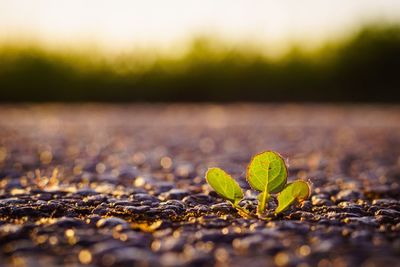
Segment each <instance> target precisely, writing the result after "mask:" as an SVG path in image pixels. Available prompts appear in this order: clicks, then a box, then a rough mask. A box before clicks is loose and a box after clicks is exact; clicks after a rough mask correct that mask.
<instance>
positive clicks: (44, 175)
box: [0, 105, 400, 267]
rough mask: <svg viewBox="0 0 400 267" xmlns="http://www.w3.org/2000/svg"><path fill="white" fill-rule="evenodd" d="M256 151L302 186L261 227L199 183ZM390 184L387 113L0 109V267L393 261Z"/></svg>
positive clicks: (395, 170)
mask: <svg viewBox="0 0 400 267" xmlns="http://www.w3.org/2000/svg"><path fill="white" fill-rule="evenodd" d="M263 150H276V151H278V152H280V153H281V154H282V155H283V156H285V158H287V159H288V162H289V180H293V179H296V178H301V179H310V182H312V184H313V193H312V197H311V198H310V200H309V201H306V202H304V203H302V204H301V205H298V206H296V207H293V209H292V210H289V211H287V212H285V213H284V214H282V215H281V216H279V217H277V218H274V219H273V220H272V221H269V222H264V221H259V220H256V219H243V218H241V217H240V216H239V215H238V214H237V213H236V212H235V210H233V209H232V208H231V207H230V206H229V205H228V204H226V203H225V202H224V201H223V200H222V199H220V198H218V197H217V196H216V195H215V193H214V192H212V190H210V188H209V187H208V186H207V185H205V180H204V172H205V171H206V169H207V168H208V167H211V166H219V167H222V168H224V169H225V170H227V171H228V172H230V173H231V174H232V175H233V176H234V177H235V178H236V179H238V180H239V182H240V183H241V185H242V187H246V188H247V189H249V187H248V186H247V184H246V182H245V179H244V175H245V168H246V165H247V163H248V161H249V160H250V157H251V155H252V154H254V153H257V152H260V151H263ZM399 180H400V107H382V106H346V107H343V106H342V107H341V106H336V107H335V106H294V105H230V106H213V105H206V106H197V105H175V106H168V105H165V106H164V105H160V106H148V105H139V106H137V105H136V106H129V105H126V106H123V105H121V106H108V105H105V106H103V105H84V106H81V105H72V106H68V105H42V106H40V105H39V106H34V105H33V106H32V105H25V106H4V105H3V106H2V107H0V265H2V266H59V265H67V266H80V265H93V266H96V265H97V266H133V265H134V266H160V265H162V266H213V265H215V266H252V267H258V266H274V265H277V266H301V267H305V266H319V267H325V266H340V267H342V266H365V267H371V266H380V267H381V266H391V267H394V266H399V265H400V263H399V255H400V239H399V232H400V201H399V197H400V188H399ZM246 194H247V199H246V201H243V202H242V205H247V206H248V207H249V208H250V209H251V208H254V207H255V202H256V201H255V198H254V193H252V191H250V190H248V191H247V192H246ZM270 207H271V208H273V207H274V203H270Z"/></svg>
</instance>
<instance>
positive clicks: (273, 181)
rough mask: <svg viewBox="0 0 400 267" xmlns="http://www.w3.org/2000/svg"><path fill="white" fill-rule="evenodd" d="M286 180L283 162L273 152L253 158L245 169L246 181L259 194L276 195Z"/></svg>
mask: <svg viewBox="0 0 400 267" xmlns="http://www.w3.org/2000/svg"><path fill="white" fill-rule="evenodd" d="M286 179H287V169H286V164H285V161H284V160H283V158H282V157H281V156H280V155H279V154H278V153H276V152H273V151H266V152H263V153H260V154H258V155H256V156H254V157H253V158H252V160H251V162H250V164H249V166H248V167H247V181H248V182H249V184H250V185H251V187H252V188H254V189H255V190H258V191H260V192H264V191H267V192H268V193H272V194H274V193H278V192H280V191H281V190H282V189H283V187H284V186H285V184H286ZM266 188H267V190H265V189H266Z"/></svg>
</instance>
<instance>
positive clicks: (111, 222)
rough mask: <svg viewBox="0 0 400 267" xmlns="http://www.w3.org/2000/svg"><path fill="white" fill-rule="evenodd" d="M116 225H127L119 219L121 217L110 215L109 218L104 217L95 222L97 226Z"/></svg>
mask: <svg viewBox="0 0 400 267" xmlns="http://www.w3.org/2000/svg"><path fill="white" fill-rule="evenodd" d="M117 225H122V226H124V227H128V223H127V222H126V221H125V220H123V219H121V218H117V217H110V218H105V219H101V220H99V221H98V222H97V223H96V226H97V227H99V228H103V227H106V228H113V227H115V226H117Z"/></svg>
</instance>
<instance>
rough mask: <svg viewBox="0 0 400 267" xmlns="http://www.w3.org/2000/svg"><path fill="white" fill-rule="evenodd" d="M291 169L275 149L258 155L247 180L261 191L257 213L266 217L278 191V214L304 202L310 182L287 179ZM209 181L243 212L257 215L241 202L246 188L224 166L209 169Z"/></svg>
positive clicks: (249, 215) (242, 213) (248, 215)
mask: <svg viewBox="0 0 400 267" xmlns="http://www.w3.org/2000/svg"><path fill="white" fill-rule="evenodd" d="M287 176H288V171H287V167H286V164H285V161H284V159H283V158H282V157H281V156H280V155H279V154H278V153H277V152H274V151H266V152H262V153H260V154H257V155H255V156H254V157H253V158H252V159H251V161H250V164H249V166H248V167H247V175H246V178H247V182H248V183H249V184H250V186H251V187H252V188H253V189H254V190H256V191H258V192H260V193H259V194H258V196H257V200H258V205H257V216H258V218H262V219H265V211H266V208H267V207H268V201H269V199H270V198H271V196H272V195H275V194H277V200H278V207H277V208H276V210H275V213H276V214H278V213H280V212H282V211H284V210H285V209H287V208H288V207H289V206H290V205H292V204H293V203H295V202H301V201H303V200H305V199H307V198H308V197H309V195H310V186H309V185H308V183H306V182H304V181H301V180H298V181H295V182H292V183H289V184H286V183H287ZM206 180H207V183H208V184H209V185H210V186H211V187H212V188H213V189H214V190H215V191H216V192H217V193H218V194H219V195H220V196H221V197H223V198H225V199H226V200H228V201H230V202H231V204H232V206H233V207H234V208H236V209H237V210H238V211H239V213H240V214H241V215H244V216H246V217H253V215H252V214H250V211H248V210H247V209H244V208H242V207H241V206H239V202H240V201H241V200H242V199H243V191H242V189H241V188H240V186H239V184H238V183H237V182H236V181H235V180H234V179H233V178H232V177H231V176H230V175H229V174H227V173H226V172H225V171H223V170H222V169H220V168H211V169H209V170H208V171H207V173H206Z"/></svg>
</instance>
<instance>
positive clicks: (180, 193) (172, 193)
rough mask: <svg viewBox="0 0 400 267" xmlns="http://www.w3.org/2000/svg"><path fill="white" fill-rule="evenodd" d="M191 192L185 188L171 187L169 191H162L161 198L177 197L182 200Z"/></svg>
mask: <svg viewBox="0 0 400 267" xmlns="http://www.w3.org/2000/svg"><path fill="white" fill-rule="evenodd" d="M188 195H189V192H187V191H186V190H183V189H171V190H169V191H167V192H164V193H162V194H161V195H160V196H159V198H160V199H161V200H164V201H165V200H171V199H176V200H181V199H183V198H184V197H186V196H188Z"/></svg>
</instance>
